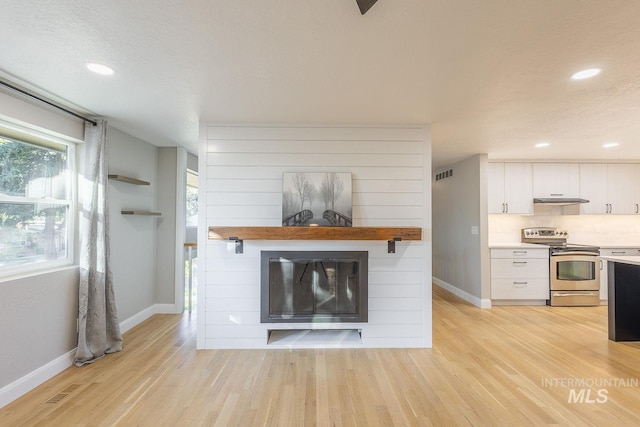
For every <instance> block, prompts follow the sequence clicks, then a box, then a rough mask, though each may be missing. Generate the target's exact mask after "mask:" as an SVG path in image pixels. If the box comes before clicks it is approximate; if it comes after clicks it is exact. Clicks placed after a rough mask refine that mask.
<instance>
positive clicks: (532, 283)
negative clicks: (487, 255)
mask: <svg viewBox="0 0 640 427" xmlns="http://www.w3.org/2000/svg"><path fill="white" fill-rule="evenodd" d="M491 299H492V300H493V301H494V302H497V303H500V302H502V303H508V302H511V303H514V304H517V303H523V302H524V301H538V302H539V301H542V300H545V301H546V300H547V299H549V249H548V248H522V247H514V248H492V249H491Z"/></svg>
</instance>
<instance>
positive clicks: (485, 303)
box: [432, 277, 491, 309]
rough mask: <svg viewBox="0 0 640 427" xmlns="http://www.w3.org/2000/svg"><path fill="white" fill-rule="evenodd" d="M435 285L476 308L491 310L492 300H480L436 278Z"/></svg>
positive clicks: (434, 278)
mask: <svg viewBox="0 0 640 427" xmlns="http://www.w3.org/2000/svg"><path fill="white" fill-rule="evenodd" d="M432 280H433V283H434V284H435V285H437V286H439V287H441V288H442V289H444V290H446V291H449V292H451V293H452V294H454V295H456V296H458V297H460V298H462V299H463V300H465V301H467V302H469V303H471V304H473V305H475V306H476V307H479V308H483V309H484V308H491V300H490V299H481V298H478V297H476V296H474V295H471V294H470V293H468V292H466V291H463V290H462V289H460V288H458V287H455V286H453V285H451V284H449V283H447V282H445V281H444V280H440V279H438V278H436V277H433V278H432Z"/></svg>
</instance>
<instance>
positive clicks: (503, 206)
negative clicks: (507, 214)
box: [502, 203, 504, 213]
mask: <svg viewBox="0 0 640 427" xmlns="http://www.w3.org/2000/svg"><path fill="white" fill-rule="evenodd" d="M502 213H504V203H503V204H502Z"/></svg>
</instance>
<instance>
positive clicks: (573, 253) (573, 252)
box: [551, 251, 599, 257]
mask: <svg viewBox="0 0 640 427" xmlns="http://www.w3.org/2000/svg"><path fill="white" fill-rule="evenodd" d="M571 255H586V256H593V257H597V256H598V255H599V253H596V252H587V251H571V252H552V253H551V256H552V257H554V256H571Z"/></svg>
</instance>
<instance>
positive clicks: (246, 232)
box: [209, 226, 422, 253]
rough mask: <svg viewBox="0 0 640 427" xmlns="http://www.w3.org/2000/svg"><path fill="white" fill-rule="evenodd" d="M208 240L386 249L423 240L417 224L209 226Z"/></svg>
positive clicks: (239, 249)
mask: <svg viewBox="0 0 640 427" xmlns="http://www.w3.org/2000/svg"><path fill="white" fill-rule="evenodd" d="M209 239H210V240H235V241H236V242H238V243H239V244H240V248H238V247H236V251H237V252H238V253H241V251H242V247H241V245H242V241H243V240H387V241H388V242H389V252H391V253H393V252H395V245H394V243H395V242H396V241H401V240H422V228H420V227H216V226H212V227H209Z"/></svg>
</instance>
